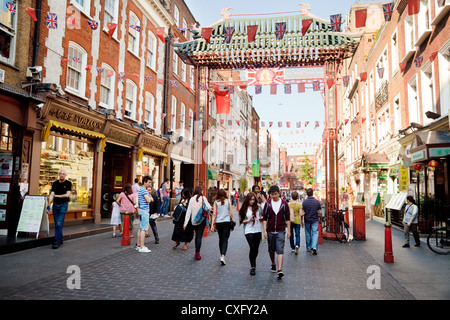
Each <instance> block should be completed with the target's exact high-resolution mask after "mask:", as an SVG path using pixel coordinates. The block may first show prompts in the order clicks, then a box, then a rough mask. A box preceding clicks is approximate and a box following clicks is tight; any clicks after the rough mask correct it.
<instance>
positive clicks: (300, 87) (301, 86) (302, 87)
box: [297, 82, 305, 93]
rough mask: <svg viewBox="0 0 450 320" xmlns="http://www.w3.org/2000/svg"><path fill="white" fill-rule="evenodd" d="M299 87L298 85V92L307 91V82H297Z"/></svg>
mask: <svg viewBox="0 0 450 320" xmlns="http://www.w3.org/2000/svg"><path fill="white" fill-rule="evenodd" d="M297 87H298V93H304V92H305V83H304V82H302V83H299V84H297Z"/></svg>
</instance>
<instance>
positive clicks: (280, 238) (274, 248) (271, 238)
mask: <svg viewBox="0 0 450 320" xmlns="http://www.w3.org/2000/svg"><path fill="white" fill-rule="evenodd" d="M267 236H268V241H267V242H268V244H269V253H273V252H276V253H277V254H283V253H284V242H285V238H286V231H283V232H277V233H272V232H268V233H267Z"/></svg>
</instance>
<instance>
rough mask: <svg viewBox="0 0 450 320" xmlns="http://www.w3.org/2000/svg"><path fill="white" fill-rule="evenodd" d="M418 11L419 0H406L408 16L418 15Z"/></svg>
mask: <svg viewBox="0 0 450 320" xmlns="http://www.w3.org/2000/svg"><path fill="white" fill-rule="evenodd" d="M419 11H420V0H408V15H409V16H412V15H414V14H418V13H419Z"/></svg>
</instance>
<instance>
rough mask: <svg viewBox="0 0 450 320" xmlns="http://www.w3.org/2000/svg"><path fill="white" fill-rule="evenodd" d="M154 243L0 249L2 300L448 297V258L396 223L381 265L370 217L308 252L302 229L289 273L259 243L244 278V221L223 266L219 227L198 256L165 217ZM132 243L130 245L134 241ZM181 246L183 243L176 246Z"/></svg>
mask: <svg viewBox="0 0 450 320" xmlns="http://www.w3.org/2000/svg"><path fill="white" fill-rule="evenodd" d="M157 226H158V230H159V234H160V244H154V239H153V237H151V238H149V239H147V243H148V244H147V246H148V247H149V248H150V249H151V250H152V252H151V253H149V254H144V253H138V252H136V251H135V250H134V249H133V247H132V246H130V247H122V246H121V245H120V243H121V240H120V238H111V234H110V233H104V234H99V235H93V236H88V237H84V238H79V239H74V240H70V241H66V242H65V243H64V246H62V247H61V248H59V249H58V250H52V249H51V248H50V246H45V247H39V248H33V249H29V250H25V251H20V252H15V253H11V254H5V255H1V256H0V269H1V270H2V272H0V299H3V300H4V299H8V300H16V299H19V300H22V299H33V300H35V299H37V300H40V299H43V300H78V299H83V300H90V299H94V300H99V299H100V300H144V299H145V300H147V299H148V300H243V301H247V300H255V301H256V300H303V299H307V300H336V299H347V300H414V299H421V300H422V299H433V300H434V299H437V300H443V299H449V298H450V277H449V276H448V275H449V272H450V256H439V255H436V254H434V253H433V252H431V251H430V250H429V249H428V247H427V246H426V243H422V246H421V247H420V248H415V247H412V248H410V249H404V248H401V245H402V244H403V243H402V239H403V233H402V231H401V230H397V229H392V236H393V247H394V259H395V263H393V264H386V263H384V262H383V256H384V226H383V224H381V223H379V222H376V221H368V222H367V224H366V237H367V240H366V241H352V242H350V243H347V244H340V243H338V242H336V241H326V240H325V241H324V244H323V245H320V247H319V254H318V255H317V256H313V255H311V254H310V253H307V252H306V250H305V244H304V239H305V238H304V232H303V230H302V232H301V249H300V252H299V254H298V256H296V255H295V254H294V253H292V252H291V251H290V249H289V245H287V246H286V248H285V263H284V267H283V271H284V272H285V277H284V278H283V279H282V280H281V281H280V280H278V279H277V278H276V275H275V274H274V273H271V272H270V260H269V257H268V253H267V243H261V246H260V252H259V255H258V259H257V274H256V276H253V277H252V276H250V275H249V262H248V245H247V242H246V240H245V237H244V235H243V230H242V228H241V227H237V228H236V229H235V230H234V231H233V232H232V234H231V237H230V243H229V249H228V253H227V259H226V261H227V265H226V266H221V265H220V263H219V248H218V237H217V234H216V233H213V234H210V235H209V236H208V237H207V238H204V239H203V245H202V250H201V253H202V260H200V261H194V259H193V255H194V243H193V242H192V243H191V244H190V246H189V249H188V250H187V251H182V250H180V249H177V250H172V246H173V242H172V241H171V240H170V238H171V234H172V229H173V224H172V222H171V221H161V222H158V223H157ZM132 244H133V245H134V243H133V242H132ZM180 248H181V246H180ZM71 265H76V266H78V267H79V268H80V270H81V289H79V290H70V289H68V288H67V280H68V278H69V276H70V275H71V274H68V273H67V268H68V267H69V266H71ZM369 266H378V267H379V268H380V271H381V288H380V289H372V290H370V289H368V287H367V280H368V278H369V277H370V276H371V273H367V271H368V267H369Z"/></svg>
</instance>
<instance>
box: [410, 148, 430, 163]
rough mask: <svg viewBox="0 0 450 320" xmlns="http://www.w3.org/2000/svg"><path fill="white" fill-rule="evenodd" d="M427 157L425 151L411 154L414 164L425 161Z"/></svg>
mask: <svg viewBox="0 0 450 320" xmlns="http://www.w3.org/2000/svg"><path fill="white" fill-rule="evenodd" d="M426 157H427V156H426V152H425V150H420V151H417V152H414V153H413V154H411V160H412V162H414V161H420V160H424V159H426Z"/></svg>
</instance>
